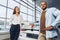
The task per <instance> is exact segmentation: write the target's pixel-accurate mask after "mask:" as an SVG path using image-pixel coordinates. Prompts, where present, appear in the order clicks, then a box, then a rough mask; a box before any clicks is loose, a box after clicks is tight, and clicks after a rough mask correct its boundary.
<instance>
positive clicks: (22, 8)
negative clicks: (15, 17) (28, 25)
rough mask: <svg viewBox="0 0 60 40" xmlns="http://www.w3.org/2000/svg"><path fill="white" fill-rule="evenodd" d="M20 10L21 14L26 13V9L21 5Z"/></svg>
mask: <svg viewBox="0 0 60 40" xmlns="http://www.w3.org/2000/svg"><path fill="white" fill-rule="evenodd" d="M20 9H21V11H22V12H24V13H27V8H26V7H24V6H22V5H21V8H20Z"/></svg>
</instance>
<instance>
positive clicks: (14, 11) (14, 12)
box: [13, 6, 20, 14]
mask: <svg viewBox="0 0 60 40" xmlns="http://www.w3.org/2000/svg"><path fill="white" fill-rule="evenodd" d="M16 8H18V9H19V7H18V6H15V8H14V10H13V14H16ZM18 14H20V9H19V12H18Z"/></svg>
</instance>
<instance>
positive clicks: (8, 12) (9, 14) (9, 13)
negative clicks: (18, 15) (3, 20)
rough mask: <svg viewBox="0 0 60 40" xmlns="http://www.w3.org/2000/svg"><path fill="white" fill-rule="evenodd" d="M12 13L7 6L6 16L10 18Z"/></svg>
mask: <svg viewBox="0 0 60 40" xmlns="http://www.w3.org/2000/svg"><path fill="white" fill-rule="evenodd" d="M12 14H13V10H12V9H9V8H8V11H7V18H10V17H11V16H12Z"/></svg>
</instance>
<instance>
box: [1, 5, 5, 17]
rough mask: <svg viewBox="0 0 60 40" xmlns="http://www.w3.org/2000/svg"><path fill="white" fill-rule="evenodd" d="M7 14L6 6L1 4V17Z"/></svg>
mask: <svg viewBox="0 0 60 40" xmlns="http://www.w3.org/2000/svg"><path fill="white" fill-rule="evenodd" d="M5 16H6V8H5V7H2V6H0V17H4V18H5Z"/></svg>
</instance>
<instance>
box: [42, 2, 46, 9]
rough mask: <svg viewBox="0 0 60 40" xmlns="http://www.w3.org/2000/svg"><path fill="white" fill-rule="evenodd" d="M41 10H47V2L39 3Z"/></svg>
mask: <svg viewBox="0 0 60 40" xmlns="http://www.w3.org/2000/svg"><path fill="white" fill-rule="evenodd" d="M41 8H42V9H43V10H45V9H46V8H47V2H45V1H43V2H41Z"/></svg>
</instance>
